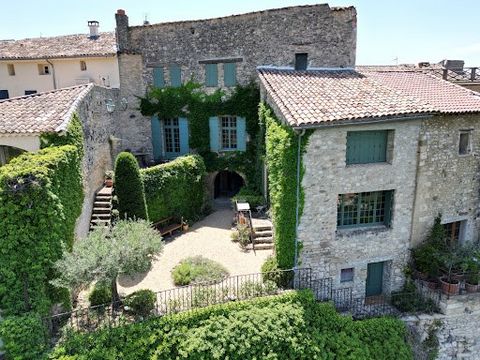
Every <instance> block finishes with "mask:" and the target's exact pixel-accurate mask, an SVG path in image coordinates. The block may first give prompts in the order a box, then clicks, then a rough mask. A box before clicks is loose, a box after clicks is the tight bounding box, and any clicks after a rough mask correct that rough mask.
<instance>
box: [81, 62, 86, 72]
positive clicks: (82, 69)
mask: <svg viewBox="0 0 480 360" xmlns="http://www.w3.org/2000/svg"><path fill="white" fill-rule="evenodd" d="M86 70H87V63H86V62H85V61H83V60H81V61H80V71H86Z"/></svg>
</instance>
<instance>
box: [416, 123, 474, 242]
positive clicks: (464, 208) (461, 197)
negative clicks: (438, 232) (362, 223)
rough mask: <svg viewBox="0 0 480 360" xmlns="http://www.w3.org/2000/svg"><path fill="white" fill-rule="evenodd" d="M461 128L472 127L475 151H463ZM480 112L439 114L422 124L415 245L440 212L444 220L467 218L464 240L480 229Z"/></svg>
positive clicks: (463, 219) (462, 234)
mask: <svg viewBox="0 0 480 360" xmlns="http://www.w3.org/2000/svg"><path fill="white" fill-rule="evenodd" d="M461 130H470V131H471V141H472V151H471V152H470V153H469V154H467V155H459V151H458V150H459V136H460V131H461ZM479 152H480V116H478V115H469V116H435V117H433V118H432V119H430V120H426V121H425V122H424V123H423V124H422V133H421V137H420V146H419V164H418V173H417V191H416V194H417V195H416V200H415V216H414V222H413V228H412V246H414V245H416V244H418V243H419V242H421V241H422V240H423V239H425V237H426V235H427V233H428V231H429V229H430V227H431V226H432V224H433V220H434V218H435V216H436V215H437V214H438V213H441V214H442V222H444V223H447V222H453V221H465V223H464V224H465V225H464V226H463V228H462V230H461V232H462V233H461V237H462V238H463V240H465V241H466V240H474V241H475V240H477V239H478V231H479V225H480V224H479V219H478V217H479V205H480V199H479V192H480V182H479V175H480V174H479V165H480V163H479V158H478V156H479Z"/></svg>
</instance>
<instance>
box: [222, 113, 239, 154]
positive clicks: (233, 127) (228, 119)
mask: <svg viewBox="0 0 480 360" xmlns="http://www.w3.org/2000/svg"><path fill="white" fill-rule="evenodd" d="M220 121H221V129H222V130H221V131H222V133H221V140H222V149H225V150H235V149H236V148H237V118H236V117H235V116H222V117H221V118H220Z"/></svg>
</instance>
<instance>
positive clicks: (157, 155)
mask: <svg viewBox="0 0 480 360" xmlns="http://www.w3.org/2000/svg"><path fill="white" fill-rule="evenodd" d="M151 124H152V146H153V158H154V160H155V161H159V160H160V159H161V158H162V128H161V126H160V120H159V119H158V116H152V120H151Z"/></svg>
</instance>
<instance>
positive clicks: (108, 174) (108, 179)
mask: <svg viewBox="0 0 480 360" xmlns="http://www.w3.org/2000/svg"><path fill="white" fill-rule="evenodd" d="M103 183H104V185H105V186H106V187H112V186H113V170H107V171H105V180H104V182H103Z"/></svg>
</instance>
